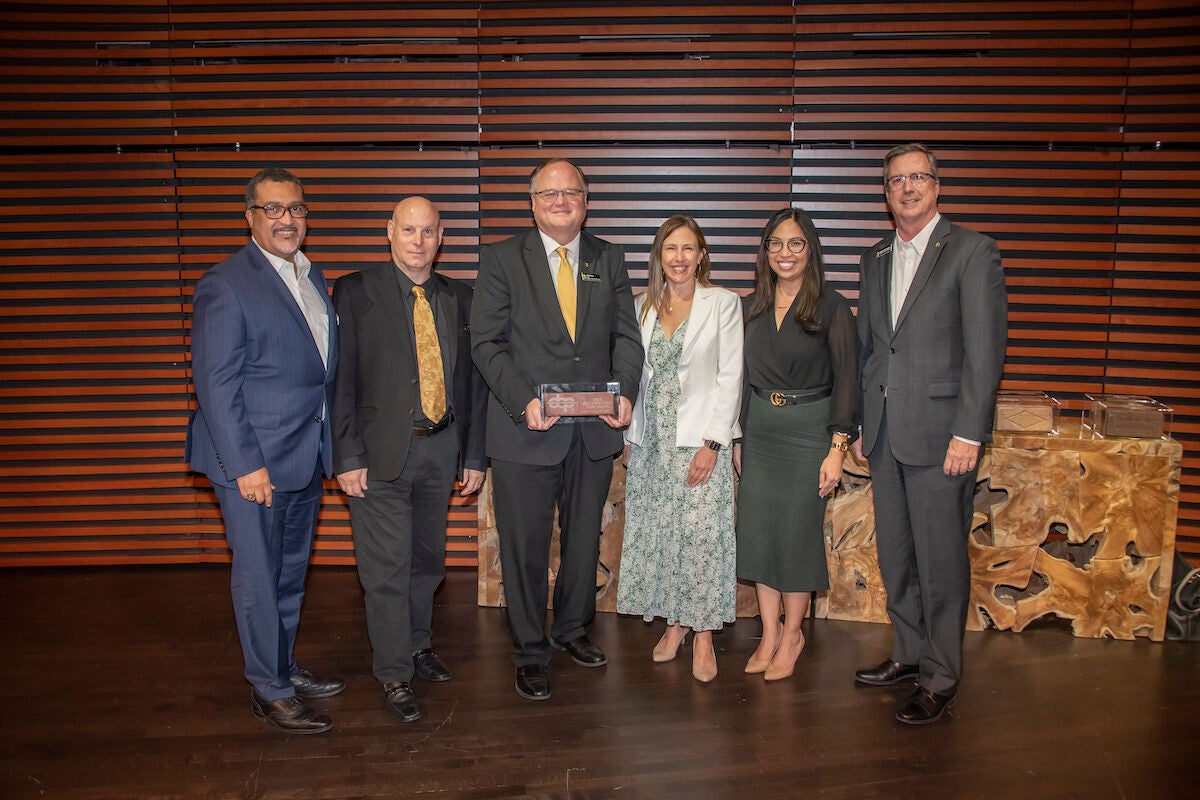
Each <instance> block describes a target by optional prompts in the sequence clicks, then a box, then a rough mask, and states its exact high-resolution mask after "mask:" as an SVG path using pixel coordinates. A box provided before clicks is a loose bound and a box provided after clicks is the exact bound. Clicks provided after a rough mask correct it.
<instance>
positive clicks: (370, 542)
mask: <svg viewBox="0 0 1200 800" xmlns="http://www.w3.org/2000/svg"><path fill="white" fill-rule="evenodd" d="M457 462H458V435H457V433H456V432H455V429H454V425H450V426H448V427H447V428H445V429H444V430H442V431H439V432H438V433H436V434H434V435H433V436H421V437H417V436H414V437H413V438H412V441H411V442H410V444H409V450H408V460H407V461H406V462H405V464H404V469H403V471H401V473H400V475H399V477H397V478H396V479H395V480H391V481H382V480H373V479H372V478H371V472H370V470H368V471H367V491H366V493H365V496H364V497H362V498H355V497H351V498H350V523H351V526H352V529H353V533H354V555H355V560H356V561H357V562H358V578H359V581H360V582H361V583H362V587H363V592H364V594H365V604H366V612H367V633H368V635H369V636H370V638H371V649H372V650H373V651H374V657H373V660H372V671H373V672H374V673H375V677H376V678H377V679H378V680H379V682H380V683H382V684H388V683H402V682H406V681H410V680H412V676H413V659H412V654H413V653H414V652H416V651H418V650H423V649H425V648H427V647H431V646H432V639H431V628H432V625H433V595H434V592H436V591H437V588H438V586H439V585H440V584H441V582H442V579H443V578H444V577H445V575H446V506H447V504H448V503H449V500H450V492H451V491H453V489H454V479H455V477H456V473H457Z"/></svg>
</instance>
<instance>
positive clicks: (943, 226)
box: [889, 217, 950, 330]
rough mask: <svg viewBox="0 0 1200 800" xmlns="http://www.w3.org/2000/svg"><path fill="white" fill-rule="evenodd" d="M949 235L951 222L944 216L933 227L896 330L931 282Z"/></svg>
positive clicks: (901, 308)
mask: <svg viewBox="0 0 1200 800" xmlns="http://www.w3.org/2000/svg"><path fill="white" fill-rule="evenodd" d="M949 235H950V223H949V221H948V220H946V218H945V217H942V219H940V220H938V224H937V227H935V228H934V229H933V235H932V236H930V237H929V244H928V245H927V246H926V247H925V255H923V256H922V257H921V263H920V264H919V265H918V266H917V271H916V274H914V275H913V281H912V285H911V286H909V287H908V294H906V295H905V296H904V305H902V306H901V307H900V316H898V317H897V318H896V330H899V329H900V326H901V325H903V324H904V319H905V318H906V317H907V316H908V312H909V310H910V309H911V308H912V307H913V303H915V302H916V300H917V297H918V296H919V295H920V294H921V290H922V289H924V288H925V284H927V283H928V282H929V276H930V275H932V274H933V270H934V268H935V267H936V266H937V262H938V259H939V258H941V256H942V252H943V251H944V250H945V249H946V243H945V239H946V237H947V236H949ZM893 238H894V237H893ZM889 283H890V282H889ZM889 294H890V293H889Z"/></svg>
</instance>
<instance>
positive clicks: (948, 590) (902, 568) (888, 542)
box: [868, 409, 978, 694]
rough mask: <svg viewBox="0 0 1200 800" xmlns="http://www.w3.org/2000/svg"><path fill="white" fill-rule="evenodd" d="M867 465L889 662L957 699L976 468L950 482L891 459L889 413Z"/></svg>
mask: <svg viewBox="0 0 1200 800" xmlns="http://www.w3.org/2000/svg"><path fill="white" fill-rule="evenodd" d="M894 435H897V436H902V435H903V432H901V431H897V432H896V433H895V434H894ZM947 445H949V442H947ZM868 460H869V461H870V463H871V489H872V492H873V493H874V496H875V544H876V547H877V548H878V551H879V571H880V573H881V574H882V576H883V585H884V588H886V589H887V595H888V597H887V611H888V617H890V618H891V621H892V629H893V631H894V635H895V638H894V641H893V644H892V660H894V661H898V662H899V663H901V664H917V665H919V666H920V669H921V678H920V680H921V686H923V687H925V688H926V689H929V690H930V691H934V692H937V693H938V694H954V692H955V690H956V687H957V686H958V681H959V678H960V676H961V675H962V641H963V629H964V627H965V626H966V621H967V604H968V602H969V600H970V594H971V563H970V557H969V555H968V553H967V536H968V534H969V533H970V529H971V516H972V513H973V497H974V494H975V475H976V472H977V469H978V465H977V468H976V470H973V471H971V472H970V473H968V474H966V475H959V476H956V477H947V476H946V475H945V473H943V472H942V465H941V464H937V465H935V466H911V465H908V464H901V463H900V462H899V461H897V460H896V459H895V457H894V456H893V455H892V449H891V446H890V444H889V440H888V429H887V411H886V409H885V410H884V416H883V422H882V425H881V426H880V430H879V436H878V438H877V439H876V440H875V449H874V451H872V452H871V453H869V454H868Z"/></svg>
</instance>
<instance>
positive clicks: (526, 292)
mask: <svg viewBox="0 0 1200 800" xmlns="http://www.w3.org/2000/svg"><path fill="white" fill-rule="evenodd" d="M587 189H588V185H587V178H586V176H584V174H583V171H582V170H580V169H579V168H578V167H576V166H575V165H574V164H572V163H571V162H569V161H566V160H564V159H550V160H549V161H545V162H543V163H542V164H540V165H538V167H537V168H536V169H535V170H534V171H533V174H532V175H531V176H530V181H529V193H530V198H531V201H532V204H533V219H534V222H535V223H536V228H535V229H534V230H531V231H529V232H527V233H524V234H521V235H518V236H514V237H512V238H510V239H506V240H504V241H502V242H499V243H497V244H494V245H484V246H483V248H481V250H480V254H479V276H478V278H477V279H476V282H475V307H474V312H473V314H472V317H471V331H472V332H471V341H472V351H473V354H474V358H475V364H476V365H477V366H478V367H479V371H480V372H482V373H483V376H484V378H485V379H486V380H487V383H488V386H489V387H490V389H491V400H490V403H489V406H488V421H487V454H488V456H489V457H490V458H491V463H492V480H493V486H494V505H495V513H496V525H497V528H498V529H499V536H500V563H501V569H502V570H503V578H504V596H505V601H506V603H507V605H508V624H509V629H510V631H511V633H512V637H513V645H514V648H515V652H514V654H513V664H514V665H515V666H516V690H517V694H519V695H521V696H522V697H524V698H526V699H529V700H545V699H547V698H549V697H550V679H549V673H548V669H547V667H548V665H549V663H550V647H551V646H553V647H555V648H557V649H559V650H564V651H565V652H566V653H567V654H568V655H570V657H571V658H572V660H574V661H575V662H576V663H577V664H581V665H583V666H586V667H598V666H601V665H603V664H605V663H607V658H606V657H605V655H604V652H603V651H602V650H601V649H600V647H599V646H597V645H596V644H595V643H593V642H592V641H591V640H590V639H589V638H588V636H587V631H586V626H587V625H588V624H589V623H591V621H592V619H593V617H594V616H595V613H596V562H597V559H598V557H599V552H600V541H599V540H600V515H601V512H602V510H603V508H604V500H605V498H606V497H607V495H608V486H609V482H610V480H611V479H612V462H613V457H614V456H615V455H616V454H617V453H618V452H620V450H621V448H622V446H623V442H622V437H621V433H620V431H619V430H618V429H619V428H621V427H624V426H625V425H627V424H628V423H629V418H630V414H631V411H632V408H633V401H634V400H635V399H636V398H637V391H638V381H639V379H640V377H641V370H642V342H641V332H640V330H639V328H638V324H637V320H636V318H635V317H634V313H633V295H632V292H631V290H630V286H629V274H628V272H627V271H626V268H625V256H624V253H623V252H622V251H621V250H620V249H619V248H618V247H615V246H613V245H611V244H609V243H608V242H605V241H602V240H600V239H597V238H596V237H595V236H592V235H591V234H588V233H582V232H581V229H582V227H583V221H584V217H586V216H587ZM609 381H616V382H618V383H619V384H620V395H619V399H618V401H617V408H616V413H615V414H605V415H600V416H597V417H558V416H552V415H548V414H546V413H544V409H543V407H542V403H541V400H540V399H539V394H538V392H539V386H541V385H543V384H572V383H574V384H581V383H592V384H595V383H606V382H609ZM555 507H557V509H558V519H559V529H560V543H559V547H560V555H561V559H560V566H559V569H558V574H557V577H556V579H555V585H554V624H553V626H552V628H551V631H550V641H549V642H548V641H547V639H546V633H545V615H546V600H547V594H548V585H547V584H548V579H547V574H548V570H549V560H550V558H549V550H550V541H551V535H552V527H553V523H554V511H555Z"/></svg>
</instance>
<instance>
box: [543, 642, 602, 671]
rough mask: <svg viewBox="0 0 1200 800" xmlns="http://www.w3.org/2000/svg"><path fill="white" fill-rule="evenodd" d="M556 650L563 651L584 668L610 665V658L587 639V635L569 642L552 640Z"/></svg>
mask: <svg viewBox="0 0 1200 800" xmlns="http://www.w3.org/2000/svg"><path fill="white" fill-rule="evenodd" d="M550 644H551V645H553V646H554V649H555V650H562V651H563V652H564V653H566V654H567V655H569V656H570V657H571V660H572V661H574V662H575V663H576V664H579V665H580V666H582V667H603V666H604V665H605V664H607V663H608V656H606V655H604V651H603V650H601V649H600V645H598V644H596V643H595V642H593V641H592V640H591V639H589V638H588V637H587V634H584V635H583V636H579V637H576V638H574V639H572V640H571V641H569V642H556V641H554V640H553V639H551V640H550Z"/></svg>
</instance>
